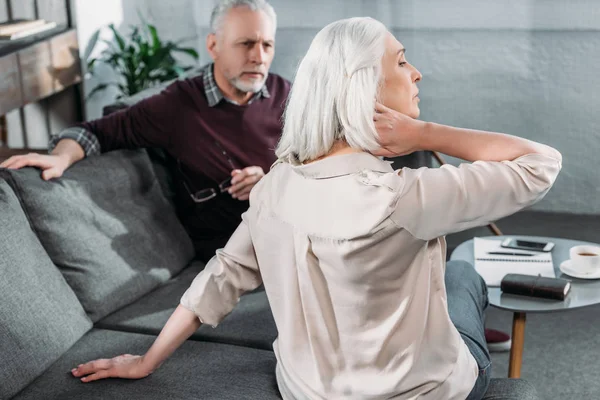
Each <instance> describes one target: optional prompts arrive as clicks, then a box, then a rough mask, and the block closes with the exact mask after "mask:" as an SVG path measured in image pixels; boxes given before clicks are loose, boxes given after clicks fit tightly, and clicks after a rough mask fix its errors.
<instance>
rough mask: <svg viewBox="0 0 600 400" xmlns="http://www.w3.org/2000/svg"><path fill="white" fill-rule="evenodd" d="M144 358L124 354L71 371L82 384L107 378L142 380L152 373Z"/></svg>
mask: <svg viewBox="0 0 600 400" xmlns="http://www.w3.org/2000/svg"><path fill="white" fill-rule="evenodd" d="M143 361H144V358H143V357H142V356H132V355H131V354H123V355H121V356H118V357H115V358H111V359H100V360H95V361H90V362H88V363H85V364H81V365H79V366H78V367H77V368H73V369H72V370H71V374H73V376H74V377H76V378H81V381H82V382H92V381H97V380H98V379H105V378H123V379H140V378H145V377H147V376H148V375H150V374H151V373H152V371H151V370H148V369H147V368H146V366H145V365H144V364H143Z"/></svg>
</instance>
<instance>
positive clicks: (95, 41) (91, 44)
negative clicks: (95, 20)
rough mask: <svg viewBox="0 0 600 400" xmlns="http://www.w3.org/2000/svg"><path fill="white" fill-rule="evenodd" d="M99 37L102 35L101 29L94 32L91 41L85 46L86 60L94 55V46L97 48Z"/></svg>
mask: <svg viewBox="0 0 600 400" xmlns="http://www.w3.org/2000/svg"><path fill="white" fill-rule="evenodd" d="M99 37H100V29H98V30H96V32H94V34H93V35H92V37H91V38H90V41H89V42H88V44H87V46H86V47H85V52H84V53H83V59H84V60H86V61H87V60H89V59H90V56H91V55H92V52H93V51H94V48H96V45H97V44H98V38H99Z"/></svg>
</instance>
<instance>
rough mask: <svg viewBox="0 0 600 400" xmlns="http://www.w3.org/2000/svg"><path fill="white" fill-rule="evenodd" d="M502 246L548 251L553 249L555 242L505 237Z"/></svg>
mask: <svg viewBox="0 0 600 400" xmlns="http://www.w3.org/2000/svg"><path fill="white" fill-rule="evenodd" d="M502 247H505V248H507V249H519V250H529V251H543V252H548V251H552V249H553V248H554V243H552V242H538V241H534V240H522V239H514V238H509V239H504V240H503V241H502Z"/></svg>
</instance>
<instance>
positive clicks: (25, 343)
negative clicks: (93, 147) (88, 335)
mask: <svg viewBox="0 0 600 400" xmlns="http://www.w3.org/2000/svg"><path fill="white" fill-rule="evenodd" d="M0 229H2V238H1V239H0V277H1V278H0V360H2V365H1V366H0V399H7V398H10V397H11V396H12V395H14V394H15V393H17V392H18V391H19V390H21V389H22V388H23V387H25V386H26V385H27V384H29V383H30V382H31V381H33V380H34V379H35V378H36V377H37V376H38V375H40V374H41V373H42V372H43V371H44V370H45V369H46V368H48V367H49V366H50V365H51V364H52V363H53V362H54V361H56V360H57V359H58V358H59V357H60V356H61V355H62V354H63V353H64V352H65V351H67V350H68V349H69V347H71V346H72V345H73V343H75V342H76V341H77V340H78V339H79V338H81V337H82V336H83V335H84V334H85V332H87V331H88V330H89V329H91V327H92V322H91V321H90V320H89V318H88V317H87V316H86V315H85V311H84V310H83V307H82V306H81V304H80V303H79V301H78V300H77V297H76V296H75V293H73V291H72V290H71V288H69V285H67V282H65V279H64V278H63V276H62V275H61V274H60V272H59V271H58V269H57V268H56V266H55V265H54V264H52V261H51V260H50V258H48V255H47V254H46V252H45V251H44V248H43V247H42V245H41V243H40V242H39V241H38V239H37V238H36V236H35V234H34V233H33V231H32V230H31V228H30V226H29V222H28V221H27V217H26V216H25V214H24V213H23V211H22V210H21V206H20V204H19V200H18V199H17V197H16V195H15V194H14V193H13V191H12V189H11V188H10V187H9V186H8V184H7V183H6V182H5V181H3V180H0Z"/></svg>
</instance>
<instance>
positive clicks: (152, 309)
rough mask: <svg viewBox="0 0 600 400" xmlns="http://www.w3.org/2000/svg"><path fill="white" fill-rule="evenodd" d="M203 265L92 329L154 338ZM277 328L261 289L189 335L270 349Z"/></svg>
mask: <svg viewBox="0 0 600 400" xmlns="http://www.w3.org/2000/svg"><path fill="white" fill-rule="evenodd" d="M203 267H204V265H203V264H202V263H200V262H195V263H194V264H192V266H191V267H189V268H186V269H185V270H184V271H183V272H182V273H181V274H179V275H178V276H177V277H175V278H174V279H172V280H170V281H169V282H167V283H166V284H165V285H163V286H161V287H159V288H158V289H156V290H154V291H153V292H151V293H149V294H147V295H146V296H144V297H142V298H141V299H139V300H138V301H136V302H135V303H133V304H131V305H128V306H127V307H125V308H123V309H122V310H119V311H117V312H115V313H114V314H111V315H109V316H108V317H106V318H104V319H103V320H101V321H99V322H98V323H97V325H96V326H98V327H101V328H105V329H115V330H122V331H129V332H141V333H150V334H153V335H157V334H158V333H159V332H160V330H161V329H162V327H163V326H164V324H165V323H166V322H167V320H168V319H169V316H170V315H171V314H172V313H173V311H174V310H175V308H176V307H177V305H178V304H179V300H180V299H181V296H182V295H183V293H184V292H185V290H186V289H187V288H188V287H189V286H190V284H191V283H192V281H193V280H194V277H195V276H196V275H197V274H198V273H199V272H200V271H201V270H202V268H203ZM276 337H277V328H276V327H275V321H274V320H273V314H272V313H271V308H270V307H269V302H268V301H267V296H266V294H265V292H264V290H257V291H254V292H252V293H248V294H246V295H244V296H242V297H241V299H240V302H239V303H238V304H237V305H236V307H235V308H234V309H233V311H232V312H231V314H229V315H228V316H227V317H226V318H225V319H224V320H223V321H222V322H221V323H220V324H219V326H217V327H216V328H213V327H211V326H209V325H203V326H201V327H200V329H198V331H196V332H195V333H194V334H193V335H192V339H193V340H204V341H213V342H222V343H230V344H237V345H241V346H247V347H254V348H259V349H267V350H272V349H273V341H274V340H275V339H276Z"/></svg>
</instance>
